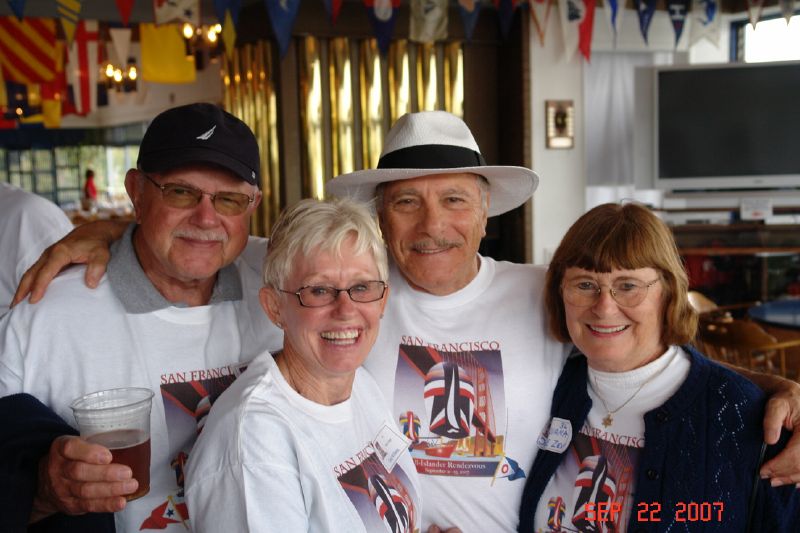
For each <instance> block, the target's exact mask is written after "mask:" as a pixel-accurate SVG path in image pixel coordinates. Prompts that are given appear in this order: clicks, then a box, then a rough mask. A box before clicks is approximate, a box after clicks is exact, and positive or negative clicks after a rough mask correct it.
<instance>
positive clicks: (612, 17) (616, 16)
mask: <svg viewBox="0 0 800 533" xmlns="http://www.w3.org/2000/svg"><path fill="white" fill-rule="evenodd" d="M605 12H606V18H607V19H608V25H609V26H611V33H613V34H614V46H617V32H618V31H619V27H620V25H621V24H622V15H623V13H625V2H624V1H623V3H622V9H620V8H619V1H618V0H606V1H605Z"/></svg>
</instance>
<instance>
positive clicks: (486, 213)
mask: <svg viewBox="0 0 800 533" xmlns="http://www.w3.org/2000/svg"><path fill="white" fill-rule="evenodd" d="M490 205H492V193H491V191H490V190H488V189H487V191H486V209H484V210H483V220H482V221H481V223H482V225H483V232H482V233H481V237H486V224H488V223H489V206H490Z"/></svg>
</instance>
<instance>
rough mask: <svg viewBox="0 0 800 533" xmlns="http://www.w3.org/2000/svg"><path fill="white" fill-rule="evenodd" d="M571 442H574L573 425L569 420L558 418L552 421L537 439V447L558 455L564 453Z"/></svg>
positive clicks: (555, 417)
mask: <svg viewBox="0 0 800 533" xmlns="http://www.w3.org/2000/svg"><path fill="white" fill-rule="evenodd" d="M570 442H572V424H571V423H570V421H569V420H565V419H564V418H558V417H557V416H554V417H553V418H552V420H550V425H549V426H547V427H546V428H544V430H542V434H541V435H539V438H538V439H536V445H537V446H538V447H539V449H540V450H547V451H551V452H556V453H564V451H565V450H566V449H567V448H568V447H569V443H570Z"/></svg>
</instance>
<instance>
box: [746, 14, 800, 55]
mask: <svg viewBox="0 0 800 533" xmlns="http://www.w3.org/2000/svg"><path fill="white" fill-rule="evenodd" d="M733 29H734V30H735V31H734V32H732V34H733V35H734V36H735V39H736V41H735V44H734V50H735V60H736V61H740V62H745V63H763V62H767V61H794V60H798V59H800V15H795V16H793V17H792V18H791V19H789V23H788V24H787V23H786V19H784V18H783V17H782V16H780V15H774V16H772V17H770V18H763V19H762V20H761V22H759V23H758V24H757V25H756V28H755V29H753V25H752V24H750V23H749V22H748V21H746V20H745V21H738V22H735V23H734V24H733Z"/></svg>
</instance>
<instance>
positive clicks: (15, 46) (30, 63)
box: [0, 17, 57, 83]
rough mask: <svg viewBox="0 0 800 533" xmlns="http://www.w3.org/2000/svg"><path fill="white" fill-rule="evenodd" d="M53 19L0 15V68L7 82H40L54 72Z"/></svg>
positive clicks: (54, 44)
mask: <svg viewBox="0 0 800 533" xmlns="http://www.w3.org/2000/svg"><path fill="white" fill-rule="evenodd" d="M56 55H57V49H56V23H55V20H53V19H40V18H26V19H25V20H22V21H20V20H17V19H16V18H15V17H0V67H2V69H3V76H4V77H5V79H6V80H7V81H16V82H18V83H42V82H46V81H50V80H52V79H53V76H55V71H56V59H57V58H56Z"/></svg>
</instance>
